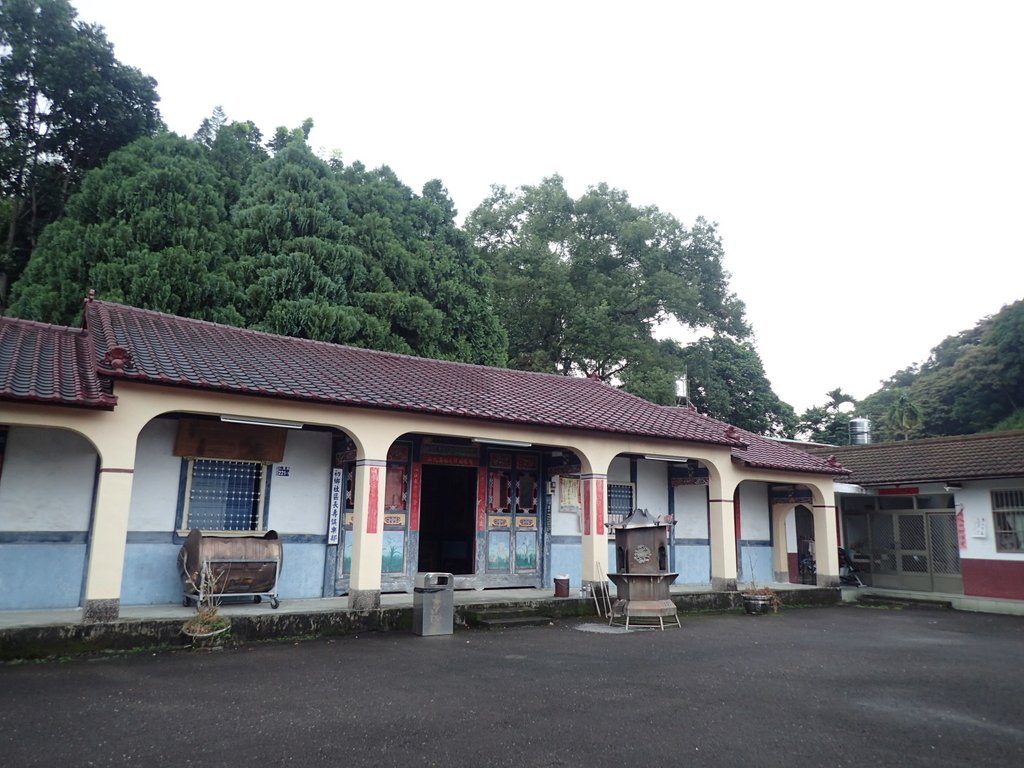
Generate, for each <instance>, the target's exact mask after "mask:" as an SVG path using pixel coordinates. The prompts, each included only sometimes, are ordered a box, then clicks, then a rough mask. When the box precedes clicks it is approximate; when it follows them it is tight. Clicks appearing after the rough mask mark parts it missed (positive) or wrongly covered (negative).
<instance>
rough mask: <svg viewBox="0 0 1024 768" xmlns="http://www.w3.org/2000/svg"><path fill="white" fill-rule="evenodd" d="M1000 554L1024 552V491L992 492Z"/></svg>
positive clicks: (997, 546) (997, 547)
mask: <svg viewBox="0 0 1024 768" xmlns="http://www.w3.org/2000/svg"><path fill="white" fill-rule="evenodd" d="M992 512H993V516H994V517H995V526H996V549H997V550H998V551H999V552H1024V491H1020V490H1015V491H992Z"/></svg>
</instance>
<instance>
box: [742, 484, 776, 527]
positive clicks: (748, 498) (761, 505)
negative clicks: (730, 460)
mask: <svg viewBox="0 0 1024 768" xmlns="http://www.w3.org/2000/svg"><path fill="white" fill-rule="evenodd" d="M771 536H772V534H771V519H770V516H769V514H768V491H767V488H766V486H765V484H764V483H756V482H745V483H742V484H740V537H741V538H742V539H744V540H747V541H767V540H768V539H770V538H771Z"/></svg>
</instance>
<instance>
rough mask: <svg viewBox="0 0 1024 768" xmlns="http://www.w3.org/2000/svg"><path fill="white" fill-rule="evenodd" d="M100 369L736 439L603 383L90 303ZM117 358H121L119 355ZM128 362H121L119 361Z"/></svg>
mask: <svg viewBox="0 0 1024 768" xmlns="http://www.w3.org/2000/svg"><path fill="white" fill-rule="evenodd" d="M85 325H86V327H87V328H88V330H89V333H90V334H92V335H93V336H94V337H95V339H96V347H97V355H101V356H103V355H105V357H106V362H104V361H103V360H102V359H100V360H98V365H99V367H100V372H101V373H102V374H103V375H105V376H110V377H112V378H114V379H133V380H140V381H147V382H153V383H160V384H170V385H178V386H186V387H196V388H201V389H213V390H220V391H227V392H234V393H238V394H246V395H261V396H267V397H276V398H285V399H290V400H312V401H316V402H323V403H334V404H338V405H350V406H362V407H369V408H384V409H388V410H402V411H413V412H419V413H431V414H437V415H441V416H459V417H465V418H474V419H484V420H488V421H499V422H508V423H515V424H526V425H534V426H552V427H559V428H575V429H584V430H598V431H601V432H613V433H622V434H631V435H644V436H650V437H664V438H671V439H678V440H687V441H692V442H701V443H715V444H721V445H736V444H737V443H738V441H737V440H736V439H735V438H732V437H729V436H727V435H726V434H725V433H726V430H727V429H729V425H727V424H723V423H722V422H718V421H714V420H713V419H708V418H706V417H704V416H700V415H698V414H697V413H694V412H693V411H690V410H687V409H679V408H671V409H669V408H662V407H660V406H657V405H654V404H652V403H650V402H648V401H647V400H643V399H642V398H639V397H635V396H634V395H630V394H628V393H626V392H623V391H622V390H619V389H616V388H614V387H610V386H608V385H607V384H604V383H602V382H600V381H597V380H594V379H585V378H573V377H567V376H558V375H552V374H544V373H531V372H527V371H515V370H510V369H506V368H491V367H487V366H482V365H469V364H466V363H453V362H448V361H442V360H430V359H426V358H420V357H412V356H409V355H399V354H394V353H390V352H378V351H375V350H370V349H360V348H357V347H346V346H341V345H337V344H327V343H324V342H318V341H309V340H306V339H296V338H292V337H289V336H276V335H273V334H268V333H260V332H257V331H251V330H246V329H242V328H234V327H231V326H227V325H219V324H216V323H210V322H205V321H201V320H191V319H187V318H183V317H176V316H174V315H167V314H163V313H160V312H152V311H149V310H142V309H136V308H134V307H127V306H124V305H121V304H112V303H108V302H104V301H92V302H90V303H87V304H86V308H85ZM118 358H121V359H120V360H118ZM119 362H123V365H121V367H117V364H118V363H119Z"/></svg>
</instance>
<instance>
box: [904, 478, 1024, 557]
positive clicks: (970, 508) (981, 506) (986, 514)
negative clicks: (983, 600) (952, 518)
mask: <svg viewBox="0 0 1024 768" xmlns="http://www.w3.org/2000/svg"><path fill="white" fill-rule="evenodd" d="M1009 490H1024V478H1012V479H1009V480H992V481H987V482H986V481H979V482H971V483H965V484H964V487H963V488H961V489H959V490H957V491H956V492H955V494H954V504H955V506H956V509H957V510H959V509H960V507H961V505H963V522H964V533H965V535H966V541H967V548H966V549H961V550H960V557H961V558H962V559H969V560H1009V561H1016V562H1019V561H1020V560H1022V559H1024V555H1021V554H1016V553H1013V552H998V551H996V536H995V531H994V530H993V529H994V527H995V516H994V515H993V514H992V491H1009ZM922 491H925V488H922Z"/></svg>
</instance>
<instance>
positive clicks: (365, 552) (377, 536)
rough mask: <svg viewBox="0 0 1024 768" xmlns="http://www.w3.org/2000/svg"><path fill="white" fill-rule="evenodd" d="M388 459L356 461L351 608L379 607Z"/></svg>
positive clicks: (369, 608) (371, 608) (349, 593)
mask: <svg viewBox="0 0 1024 768" xmlns="http://www.w3.org/2000/svg"><path fill="white" fill-rule="evenodd" d="M386 471H387V461H386V460H384V459H360V460H358V461H357V462H356V479H355V491H356V493H355V500H354V501H355V517H354V518H353V521H352V578H351V580H350V581H349V590H348V607H349V608H351V609H353V610H360V611H365V610H375V609H378V608H380V569H381V553H382V549H383V542H384V533H383V531H384V479H385V473H386Z"/></svg>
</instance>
